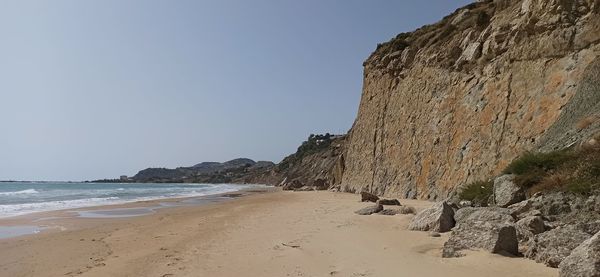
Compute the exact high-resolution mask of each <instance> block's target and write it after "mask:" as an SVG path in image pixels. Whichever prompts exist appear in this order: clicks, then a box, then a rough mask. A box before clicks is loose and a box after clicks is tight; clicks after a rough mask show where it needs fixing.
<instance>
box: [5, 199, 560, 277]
mask: <svg viewBox="0 0 600 277" xmlns="http://www.w3.org/2000/svg"><path fill="white" fill-rule="evenodd" d="M177 201H179V200H177ZM163 202H164V201H163ZM401 202H402V203H403V204H405V205H412V206H414V207H416V208H417V209H423V208H425V207H428V206H429V205H431V203H429V202H425V201H415V200H404V201H401ZM156 205H157V202H152V201H151V202H148V203H136V204H129V205H120V206H118V208H135V209H140V208H142V210H144V209H143V208H144V207H155V206H156ZM366 205H368V204H365V203H360V202H359V201H358V196H356V195H352V194H345V193H331V192H279V191H277V192H268V193H251V194H250V195H248V196H244V197H234V198H230V200H227V201H214V202H208V203H203V205H188V206H185V205H184V206H177V205H174V206H175V207H170V208H166V209H165V208H161V209H156V210H154V211H153V212H152V213H149V214H147V215H143V216H137V217H116V218H105V217H92V218H81V217H75V216H74V215H73V213H68V212H64V211H63V212H53V213H48V214H43V215H40V214H38V215H32V216H29V217H20V218H13V219H3V220H0V226H7V225H10V224H13V225H15V224H21V225H27V224H31V221H33V220H36V219H35V218H36V217H37V220H38V221H37V222H38V223H43V224H44V225H46V229H45V230H43V231H42V232H41V233H39V234H36V235H28V236H21V237H15V238H9V239H1V240H0V276H211V277H212V276H223V277H225V276H260V277H268V276H273V277H281V276H461V277H465V276H467V277H468V276H558V272H557V271H556V270H555V269H551V268H547V267H545V266H544V265H541V264H536V263H535V262H533V261H530V260H526V259H522V258H509V257H503V256H499V255H493V254H488V253H484V252H477V251H474V252H468V253H467V256H465V257H461V258H453V259H443V258H441V252H440V249H441V247H442V245H443V243H444V241H445V240H446V239H447V234H444V235H443V236H442V237H441V238H433V237H429V236H428V234H427V233H425V232H412V231H408V230H406V227H407V225H408V222H409V220H410V218H411V215H396V216H382V215H372V216H359V215H356V214H354V213H353V212H354V211H355V210H357V209H359V208H362V207H364V206H366ZM113 208H115V207H110V208H107V207H98V208H95V209H94V210H104V211H110V210H112V209H113ZM88 210H89V209H88ZM40 217H45V218H42V220H39V219H40Z"/></svg>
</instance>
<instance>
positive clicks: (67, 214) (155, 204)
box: [0, 185, 277, 242]
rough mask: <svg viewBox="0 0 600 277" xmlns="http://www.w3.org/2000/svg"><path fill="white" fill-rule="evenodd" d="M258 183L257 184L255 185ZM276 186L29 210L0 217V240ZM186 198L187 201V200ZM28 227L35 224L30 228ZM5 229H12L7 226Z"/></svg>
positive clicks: (272, 188) (210, 200)
mask: <svg viewBox="0 0 600 277" xmlns="http://www.w3.org/2000/svg"><path fill="white" fill-rule="evenodd" d="M257 186H258V185H257ZM276 190H277V189H276V188H274V187H271V186H266V185H261V186H259V187H247V188H242V189H239V190H234V191H228V192H220V193H216V194H208V195H198V196H182V197H166V198H157V199H151V200H138V201H131V202H123V203H115V204H107V205H96V206H85V207H77V208H65V209H59V210H49V211H39V212H32V213H27V214H22V215H15V216H7V217H0V242H1V241H2V240H8V239H12V238H16V239H18V238H21V237H24V236H33V235H38V234H41V233H48V232H53V231H56V230H57V229H58V230H59V231H64V230H67V228H66V227H64V226H60V225H59V224H57V223H56V221H57V220H58V221H60V220H64V219H74V220H87V219H105V220H108V219H115V220H118V219H126V218H133V217H140V216H148V215H152V214H156V213H157V212H158V211H159V210H165V209H172V208H178V207H193V206H200V205H207V204H211V203H220V202H225V201H229V200H232V199H234V198H237V197H243V196H248V195H251V194H255V193H267V192H272V191H276ZM188 201H189V202H188ZM144 209H145V210H147V211H148V212H147V213H139V212H138V211H142V210H144ZM127 210H131V211H132V212H131V213H125V214H121V215H113V216H111V215H110V214H108V215H106V216H101V215H100V216H95V214H94V213H96V212H98V211H102V212H111V211H117V212H118V211H127ZM31 227H37V228H35V230H34V229H32V228H31ZM69 227H70V228H73V227H77V226H76V225H73V226H69ZM2 228H14V229H18V228H22V229H24V232H23V233H22V234H17V235H9V236H3V234H2ZM8 231H9V233H10V232H11V231H12V230H11V229H8Z"/></svg>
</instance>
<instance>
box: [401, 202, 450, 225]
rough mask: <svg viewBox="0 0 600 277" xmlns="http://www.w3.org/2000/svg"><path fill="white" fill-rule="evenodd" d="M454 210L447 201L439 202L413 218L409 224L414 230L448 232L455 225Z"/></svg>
mask: <svg viewBox="0 0 600 277" xmlns="http://www.w3.org/2000/svg"><path fill="white" fill-rule="evenodd" d="M454 223H455V222H454V210H453V209H452V207H451V206H450V205H449V204H448V203H447V202H446V201H443V202H438V203H436V204H434V205H433V206H432V207H431V208H428V209H425V210H423V211H421V212H420V213H418V214H417V215H416V216H415V217H413V218H412V220H411V222H410V224H409V225H408V229H409V230H413V231H435V232H448V231H450V229H452V227H454Z"/></svg>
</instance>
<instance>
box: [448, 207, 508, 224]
mask: <svg viewBox="0 0 600 277" xmlns="http://www.w3.org/2000/svg"><path fill="white" fill-rule="evenodd" d="M454 220H456V222H457V223H460V222H466V221H489V222H496V223H514V219H513V217H512V215H511V212H510V210H509V209H505V208H499V207H478V208H475V207H466V208H462V209H459V210H458V211H456V214H454Z"/></svg>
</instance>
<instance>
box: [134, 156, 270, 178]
mask: <svg viewBox="0 0 600 277" xmlns="http://www.w3.org/2000/svg"><path fill="white" fill-rule="evenodd" d="M274 166H275V164H274V163H273V162H270V161H258V162H256V161H254V160H251V159H247V158H239V159H234V160H230V161H226V162H223V163H220V162H202V163H199V164H196V165H193V166H190V167H178V168H174V169H170V168H146V169H144V170H141V171H139V172H138V173H137V174H136V175H135V176H133V177H131V178H129V179H128V181H130V182H151V183H152V182H153V183H167V182H168V183H180V182H185V183H233V182H240V181H239V179H241V178H243V177H244V176H247V175H253V174H255V173H256V172H257V171H268V170H271V168H273V167H274Z"/></svg>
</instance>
